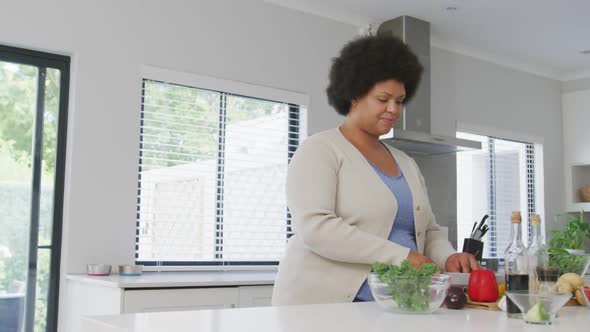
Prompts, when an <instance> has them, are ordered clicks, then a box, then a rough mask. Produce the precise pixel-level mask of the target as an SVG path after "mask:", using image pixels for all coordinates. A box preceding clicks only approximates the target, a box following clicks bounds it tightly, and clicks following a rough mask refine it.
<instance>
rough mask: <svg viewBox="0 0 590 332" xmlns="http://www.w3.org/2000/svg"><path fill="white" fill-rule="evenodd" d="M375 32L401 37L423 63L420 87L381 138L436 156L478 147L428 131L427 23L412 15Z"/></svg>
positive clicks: (408, 150) (406, 149) (410, 151)
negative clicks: (397, 119) (398, 118)
mask: <svg viewBox="0 0 590 332" xmlns="http://www.w3.org/2000/svg"><path fill="white" fill-rule="evenodd" d="M377 34H378V35H387V36H396V37H398V38H400V39H402V40H403V41H404V42H405V43H406V44H407V45H408V46H409V47H410V49H411V50H412V51H413V52H414V53H415V54H416V55H417V56H418V58H419V60H420V63H422V66H424V72H423V73H422V80H421V81H420V86H419V87H418V90H417V91H416V94H415V95H414V98H413V99H412V100H411V101H410V102H409V103H408V104H406V105H405V108H404V111H403V114H402V116H401V117H400V120H399V121H397V122H396V124H395V126H394V128H393V129H392V131H391V132H389V133H388V134H386V135H383V136H382V137H381V140H382V141H383V142H384V143H386V144H389V145H391V146H393V147H395V148H397V149H400V150H402V151H404V152H406V153H408V154H410V155H414V156H420V155H436V154H444V153H453V152H458V151H465V150H475V149H481V143H480V142H477V141H470V140H465V139H459V138H455V137H450V136H439V135H432V134H431V133H430V23H428V22H425V21H422V20H420V19H417V18H414V17H411V16H400V17H398V18H395V19H392V20H389V21H386V22H383V23H382V24H381V25H380V26H379V29H378V30H377Z"/></svg>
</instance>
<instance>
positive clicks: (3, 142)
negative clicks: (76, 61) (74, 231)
mask: <svg viewBox="0 0 590 332" xmlns="http://www.w3.org/2000/svg"><path fill="white" fill-rule="evenodd" d="M69 67H70V58H69V57H65V56H60V55H55V54H49V53H43V52H36V51H31V50H25V49H20V48H14V47H8V46H0V331H49V332H52V331H57V308H58V303H59V301H58V287H59V260H60V254H61V229H62V209H63V192H64V174H65V155H66V154H65V149H66V132H67V130H66V128H67V105H68V91H69V87H68V86H69Z"/></svg>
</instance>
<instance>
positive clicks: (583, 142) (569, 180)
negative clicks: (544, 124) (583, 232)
mask: <svg viewBox="0 0 590 332" xmlns="http://www.w3.org/2000/svg"><path fill="white" fill-rule="evenodd" d="M562 112H563V146H564V152H563V157H564V170H565V190H566V191H565V206H566V210H567V211H570V212H575V211H580V210H584V211H590V203H587V202H582V201H581V199H580V197H579V195H578V189H579V188H580V187H582V186H590V144H588V140H589V139H590V137H589V136H590V131H589V129H590V90H581V91H574V92H568V93H564V94H563V96H562Z"/></svg>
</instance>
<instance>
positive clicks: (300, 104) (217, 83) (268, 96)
mask: <svg viewBox="0 0 590 332" xmlns="http://www.w3.org/2000/svg"><path fill="white" fill-rule="evenodd" d="M140 79H141V87H142V91H141V111H142V114H143V105H144V93H143V91H145V81H146V80H148V81H155V82H160V83H164V84H173V85H179V86H185V87H188V88H194V89H200V90H208V91H215V92H217V93H220V100H219V102H220V106H219V113H218V116H219V120H220V121H219V126H225V125H226V122H225V121H224V117H225V116H226V112H227V110H226V108H225V107H224V103H225V102H226V98H227V96H229V95H231V96H236V97H244V98H249V99H259V100H265V101H271V102H277V103H284V104H286V105H287V106H288V119H287V123H288V126H287V128H285V129H287V130H288V143H287V144H288V151H287V158H288V161H290V160H291V157H292V156H293V154H294V153H295V150H296V149H297V146H298V145H299V143H300V140H301V136H303V137H305V136H306V135H307V124H306V114H305V113H306V112H301V108H305V109H307V106H308V105H309V96H307V95H305V94H302V93H298V92H293V91H287V90H282V89H276V88H271V87H264V86H259V85H252V84H248V83H243V82H237V81H229V80H223V79H218V78H213V77H208V76H202V75H196V74H192V73H186V72H178V71H173V70H169V69H163V68H158V67H153V66H142V70H141V77H140ZM142 126H143V116H142V118H141V125H140V133H139V134H140V135H141V130H142V129H141V128H142ZM294 128H298V129H299V130H298V131H297V133H295V132H294V131H292V129H294ZM218 132H221V133H223V135H220V137H219V141H218V150H217V165H216V167H217V169H223V167H224V158H223V153H224V152H223V149H224V140H225V133H226V131H225V128H222V127H219V128H218ZM141 147H142V141H141V138H140V140H139V148H140V150H139V153H140V154H139V156H140V157H141ZM139 167H140V168H139V171H141V164H140V165H139ZM223 177H224V173H223V172H218V173H217V186H218V188H219V187H220V188H221V192H216V195H217V201H218V202H219V201H221V198H222V197H223V194H224V193H223V189H224V186H223V181H224V178H223ZM137 181H138V189H137V196H138V198H137V205H138V210H137V211H136V214H137V217H136V232H135V263H136V264H141V265H144V266H145V267H146V268H145V270H147V271H150V270H157V271H161V270H167V271H172V270H177V271H186V270H210V269H212V270H218V269H244V268H246V269H248V270H260V269H262V270H266V269H273V270H274V269H276V267H277V266H278V263H279V262H278V261H223V260H222V257H221V255H220V253H219V251H220V250H216V253H215V256H216V259H221V260H219V261H144V260H138V250H139V236H140V234H139V229H140V221H139V204H140V198H139V197H140V190H141V188H140V186H141V174H140V173H139V174H138V179H137ZM218 204H219V203H218ZM217 211H218V212H217V213H216V230H215V231H216V235H217V236H216V238H217V239H216V243H215V245H216V246H217V248H222V247H223V239H221V240H219V235H222V234H223V213H220V212H219V211H220V210H219V209H217ZM285 213H286V218H285V220H286V224H285V227H286V230H287V237H286V238H285V241H287V240H288V238H289V237H290V236H291V234H290V233H291V222H290V214H289V212H288V211H285ZM217 225H219V226H221V227H220V228H217Z"/></svg>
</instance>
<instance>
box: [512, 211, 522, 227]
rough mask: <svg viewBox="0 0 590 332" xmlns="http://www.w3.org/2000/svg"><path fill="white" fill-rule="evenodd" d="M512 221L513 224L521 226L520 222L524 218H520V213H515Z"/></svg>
mask: <svg viewBox="0 0 590 332" xmlns="http://www.w3.org/2000/svg"><path fill="white" fill-rule="evenodd" d="M510 221H511V222H512V223H513V224H520V222H521V221H522V218H521V217H520V211H513V212H512V217H510Z"/></svg>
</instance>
